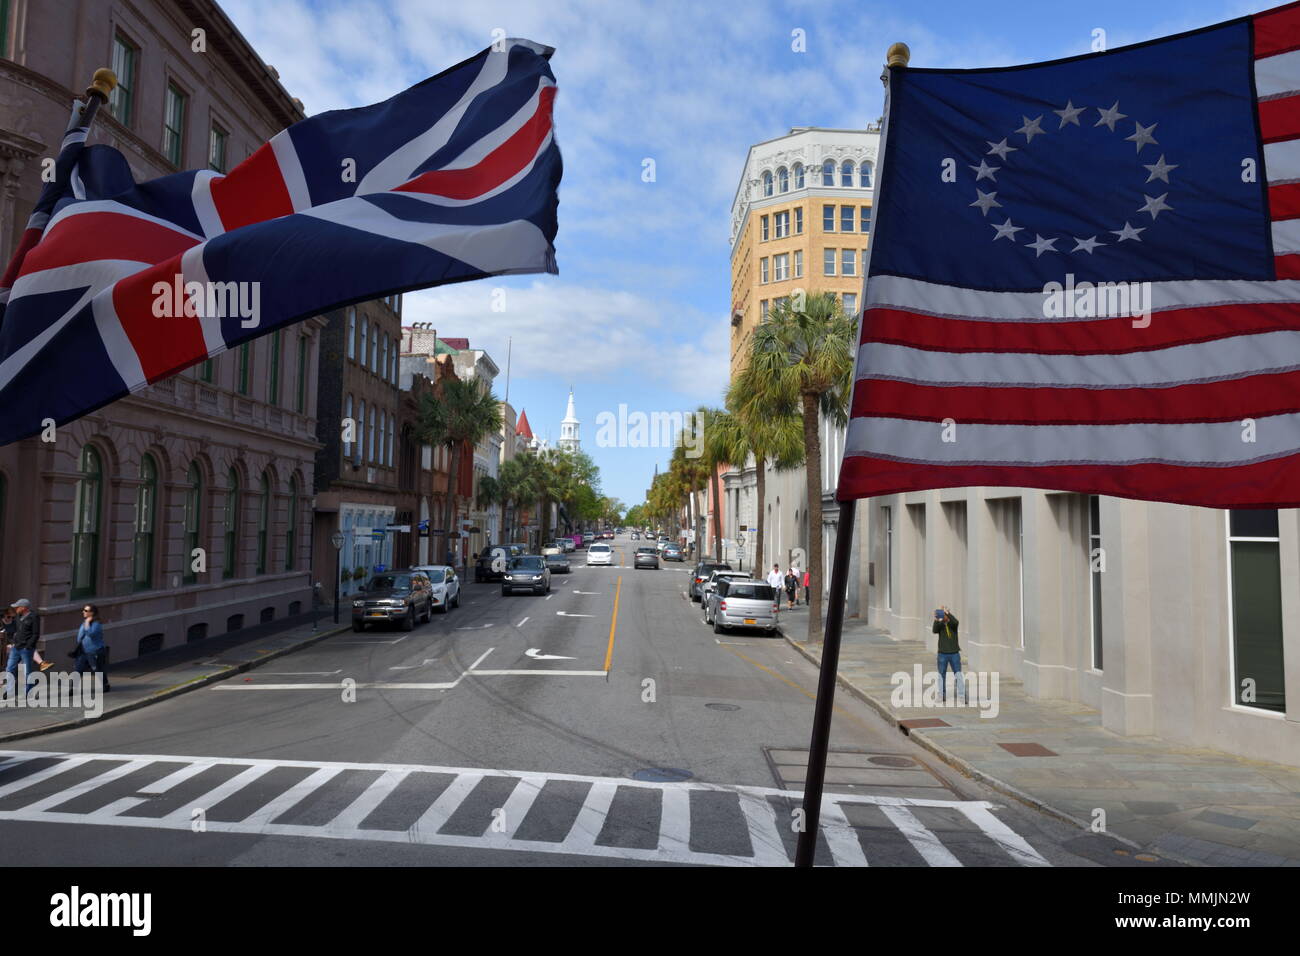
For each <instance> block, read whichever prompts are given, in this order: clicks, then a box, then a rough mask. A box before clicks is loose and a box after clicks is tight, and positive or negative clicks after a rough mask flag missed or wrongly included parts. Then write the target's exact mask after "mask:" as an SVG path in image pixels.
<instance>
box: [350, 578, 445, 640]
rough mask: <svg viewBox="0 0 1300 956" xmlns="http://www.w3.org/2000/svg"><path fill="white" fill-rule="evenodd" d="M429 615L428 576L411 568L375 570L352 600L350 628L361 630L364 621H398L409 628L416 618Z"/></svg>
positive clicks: (430, 602)
mask: <svg viewBox="0 0 1300 956" xmlns="http://www.w3.org/2000/svg"><path fill="white" fill-rule="evenodd" d="M432 618H433V594H432V589H431V586H430V584H429V578H428V576H427V575H425V573H424V572H423V571H417V570H415V569H414V568H405V569H403V570H400V571H387V572H384V573H383V574H376V575H375V576H374V577H372V578H371V579H370V583H369V584H367V585H366V586H365V590H363V591H362V592H361V594H360V596H359V597H356V598H354V599H353V601H352V630H354V631H364V630H365V629H366V625H367V624H401V625H402V627H403V628H405V629H406V630H408V631H409V630H412V629H414V627H415V625H416V623H417V621H418V620H421V619H422V620H424V621H429V620H432Z"/></svg>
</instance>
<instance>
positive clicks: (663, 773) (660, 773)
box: [632, 767, 695, 783]
mask: <svg viewBox="0 0 1300 956" xmlns="http://www.w3.org/2000/svg"><path fill="white" fill-rule="evenodd" d="M694 776H695V774H693V773H691V772H690V771H689V770H682V769H680V768H679V767H647V768H646V769H644V770H638V771H637V772H636V773H634V774H632V779H633V780H644V781H646V782H647V783H679V782H681V781H682V780H690V779H691V778H692V777H694Z"/></svg>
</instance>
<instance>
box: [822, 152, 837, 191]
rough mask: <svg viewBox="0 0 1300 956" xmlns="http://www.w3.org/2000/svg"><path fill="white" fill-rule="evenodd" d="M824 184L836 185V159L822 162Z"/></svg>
mask: <svg viewBox="0 0 1300 956" xmlns="http://www.w3.org/2000/svg"><path fill="white" fill-rule="evenodd" d="M822 185H823V186H834V185H835V160H833V159H828V160H826V162H824V163H822Z"/></svg>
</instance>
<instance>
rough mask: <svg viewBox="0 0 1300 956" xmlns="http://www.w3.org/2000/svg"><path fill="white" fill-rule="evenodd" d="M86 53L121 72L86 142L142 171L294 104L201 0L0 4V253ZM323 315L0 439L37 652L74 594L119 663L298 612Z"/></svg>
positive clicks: (15, 562) (206, 155) (5, 492)
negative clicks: (49, 428) (36, 614)
mask: <svg viewBox="0 0 1300 956" xmlns="http://www.w3.org/2000/svg"><path fill="white" fill-rule="evenodd" d="M195 30H202V31H203V36H204V37H205V41H206V43H205V50H204V51H203V52H196V51H195V50H194V49H193V46H192V38H193V36H194V32H193V31H195ZM101 66H111V67H112V68H113V69H114V70H115V71H116V72H117V74H118V77H119V83H120V85H119V87H118V89H117V91H115V93H114V95H113V97H112V99H111V100H110V101H109V103H108V104H107V106H106V107H105V108H104V109H101V110H100V112H99V115H98V116H97V118H96V120H95V123H94V126H93V127H92V130H91V134H90V140H89V141H90V142H92V143H106V144H108V145H111V146H113V147H115V148H116V149H118V150H119V151H120V152H121V153H122V154H123V155H124V156H125V157H126V159H127V161H128V163H129V164H130V166H131V169H132V172H133V174H134V175H135V177H136V179H137V180H144V179H151V178H154V177H158V176H162V175H166V174H168V173H172V172H175V171H176V170H178V169H184V168H193V167H195V166H199V167H205V166H206V167H211V168H213V169H215V170H218V171H225V170H227V169H229V168H231V167H233V166H234V165H236V164H237V163H239V162H241V161H242V160H243V159H245V158H246V157H247V156H249V155H250V154H251V153H252V152H253V151H254V150H255V149H257V148H258V147H260V146H261V145H262V144H263V143H264V142H265V141H267V140H268V139H269V138H270V137H271V136H273V135H274V134H275V133H277V132H278V131H280V130H281V129H283V128H284V127H286V126H288V125H290V124H292V123H294V122H297V121H298V120H300V119H302V118H303V111H302V105H301V104H300V103H298V102H297V101H296V100H294V99H293V98H292V97H290V96H289V94H288V93H287V92H286V91H285V90H284V88H283V87H282V86H281V85H280V83H279V82H278V80H277V78H276V74H275V71H274V69H273V68H271V67H270V66H268V65H267V64H265V63H263V62H262V60H261V59H260V58H258V56H257V54H256V53H255V52H254V51H253V50H252V48H251V47H250V46H249V44H248V43H247V41H246V40H244V38H243V37H242V36H241V35H240V34H239V31H238V30H237V29H235V27H234V25H233V24H232V23H231V22H230V20H229V19H228V18H227V17H226V16H225V14H224V13H223V12H222V11H221V9H220V8H219V7H218V6H217V5H216V4H215V3H212V2H209V0H183V2H172V3H168V2H157V0H136V2H132V3H111V4H84V3H83V4H70V3H41V2H32V0H10V2H5V3H0V176H2V177H3V181H2V182H0V186H2V187H3V188H2V189H0V197H2V198H0V260H7V259H8V257H9V255H10V253H11V252H12V250H13V248H14V243H15V240H16V237H17V236H18V234H19V233H20V232H21V230H22V228H23V226H24V224H25V223H26V220H27V217H28V215H29V214H30V212H31V209H32V206H33V204H34V203H35V201H36V199H37V196H38V195H39V193H40V188H41V182H40V176H39V165H40V160H41V159H43V158H47V157H52V156H53V155H54V154H55V151H56V150H57V149H58V146H59V143H60V140H61V138H62V135H63V130H64V127H65V125H66V122H67V118H68V114H69V108H70V104H71V102H72V100H73V98H74V96H75V95H79V94H80V91H81V90H83V89H84V88H85V86H86V84H87V82H88V81H89V79H90V76H91V74H92V73H93V72H94V70H95V69H96V68H98V67H101ZM322 324H323V323H322V322H321V321H320V320H318V319H312V320H308V321H305V322H302V323H299V324H298V325H295V326H291V327H289V328H285V329H282V330H280V331H279V332H276V333H273V334H270V335H267V336H264V337H262V338H260V339H257V340H256V341H253V342H251V343H248V344H247V345H244V346H241V347H239V348H237V349H235V350H233V351H229V352H224V353H222V354H219V355H215V356H213V357H211V358H210V359H209V360H208V361H206V362H204V363H202V364H200V365H198V366H195V367H194V368H191V369H189V370H186V371H184V372H182V373H180V374H178V375H176V376H173V377H172V378H170V379H167V380H165V381H162V382H160V383H158V384H156V385H154V386H152V387H150V388H147V389H145V390H143V391H141V392H139V393H137V394H135V395H132V396H130V397H129V398H124V399H122V400H120V401H117V402H114V403H112V404H111V405H108V406H105V407H104V408H101V409H99V410H98V411H96V412H94V413H92V414H90V415H87V416H85V417H83V418H81V419H80V420H78V421H76V422H73V423H71V424H68V425H65V426H63V427H61V428H59V429H58V430H57V432H56V434H55V436H54V440H53V441H48V442H45V441H41V440H40V438H33V439H28V440H25V441H22V442H16V443H14V444H11V445H8V446H6V447H4V448H0V599H3V600H6V601H12V600H15V599H17V598H20V597H26V598H29V599H30V600H32V601H33V603H34V604H35V605H37V607H38V609H39V611H40V613H41V614H42V616H43V618H44V627H43V630H44V634H45V639H46V644H47V651H48V652H49V653H50V654H52V655H53V658H52V659H57V658H58V656H59V655H61V653H62V652H63V650H64V648H65V647H67V646H69V645H70V643H71V641H72V638H73V634H74V633H75V631H74V629H75V627H76V625H77V624H78V623H79V621H80V618H81V615H80V613H79V610H80V608H81V606H82V604H83V603H84V602H86V601H92V602H93V603H95V604H97V605H98V606H99V608H100V611H101V614H102V616H103V618H104V621H105V625H106V631H107V637H108V640H109V643H110V645H111V647H112V650H113V656H114V659H116V660H121V659H123V658H129V657H132V656H134V655H136V654H138V653H148V652H152V651H156V650H159V649H161V648H164V647H169V646H173V645H178V644H184V643H185V642H187V641H196V640H201V639H203V638H204V637H208V636H214V635H218V634H224V633H227V632H230V631H235V630H240V629H242V628H248V627H255V626H264V627H266V628H273V627H277V626H280V625H282V624H285V623H288V622H292V621H294V620H295V619H298V618H299V617H300V616H305V615H306V614H307V613H308V612H309V611H310V608H311V586H310V576H309V570H308V568H309V562H310V550H311V547H310V533H311V520H310V515H311V496H312V487H313V483H314V468H315V453H316V448H317V440H316V385H317V383H316V379H315V375H316V367H317V350H318V347H319V336H320V331H321V327H322ZM49 387H50V388H58V383H57V382H50V383H49Z"/></svg>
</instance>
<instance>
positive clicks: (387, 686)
mask: <svg viewBox="0 0 1300 956" xmlns="http://www.w3.org/2000/svg"><path fill="white" fill-rule="evenodd" d="M494 650H496V648H494V647H489V648H488V649H487V650H486V651H484V652H483V653H482V654H480V655H479V656H478V659H477V660H476V661H474V663H473V664H470V665H469V667H470V670H469V671H463V672H461V674H460V676H459V677H457V678H456V679H455V680H453V681H440V682H437V683H419V684H408V683H397V682H395V681H393V682H390V681H364V682H357V683H355V684H352V685H350V686H352V687H354V688H355V689H357V690H451V689H452V688H453V687H455V686H456V685H457V684H459V683H460V682H461V680H463V679H464V677H465V674H467V673H470V671H472V670H473V669H474V668H475V667H477V666H478V665H479V664H481V663H482V662H483V661H484V659H485V658H486V657H487V656H488V655H489V654H491V653H492V652H493V651H494ZM432 663H433V658H425V660H424V664H432ZM424 664H421V665H419V666H421V667H423V666H424ZM412 666H415V665H408V666H406V667H402V668H389V670H398V669H401V670H409V669H410V667H412ZM601 673H604V672H603V671H602V672H601ZM208 689H209V690H334V691H337V690H342V689H343V682H342V681H338V682H336V683H333V684H214V685H213V686H212V687H210V688H208ZM0 795H2V793H0Z"/></svg>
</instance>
